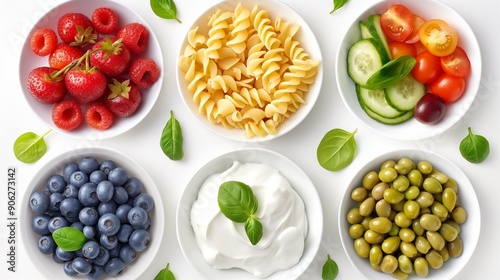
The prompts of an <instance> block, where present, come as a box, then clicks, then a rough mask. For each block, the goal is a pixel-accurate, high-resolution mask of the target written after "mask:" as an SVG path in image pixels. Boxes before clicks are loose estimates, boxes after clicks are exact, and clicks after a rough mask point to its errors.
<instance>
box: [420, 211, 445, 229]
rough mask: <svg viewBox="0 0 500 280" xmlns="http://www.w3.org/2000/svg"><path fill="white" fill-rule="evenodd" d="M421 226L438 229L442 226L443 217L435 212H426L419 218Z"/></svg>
mask: <svg viewBox="0 0 500 280" xmlns="http://www.w3.org/2000/svg"><path fill="white" fill-rule="evenodd" d="M419 222H420V226H422V228H423V229H425V230H430V231H437V230H439V228H440V227H441V219H439V217H438V216H436V215H434V214H424V215H422V216H420V219H419Z"/></svg>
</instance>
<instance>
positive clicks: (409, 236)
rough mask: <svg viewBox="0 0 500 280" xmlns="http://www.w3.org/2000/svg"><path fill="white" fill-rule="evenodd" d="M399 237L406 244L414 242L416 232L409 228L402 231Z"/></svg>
mask: <svg viewBox="0 0 500 280" xmlns="http://www.w3.org/2000/svg"><path fill="white" fill-rule="evenodd" d="M398 236H399V238H401V240H402V241H404V242H413V240H415V232H414V231H413V230H411V229H409V228H402V229H400V230H399V234H398Z"/></svg>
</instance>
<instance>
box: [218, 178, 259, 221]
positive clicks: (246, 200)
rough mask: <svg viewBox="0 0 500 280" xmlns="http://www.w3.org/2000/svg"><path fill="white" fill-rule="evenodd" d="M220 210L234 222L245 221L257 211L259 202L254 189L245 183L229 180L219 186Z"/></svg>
mask: <svg viewBox="0 0 500 280" xmlns="http://www.w3.org/2000/svg"><path fill="white" fill-rule="evenodd" d="M217 200H218V204H219V208H220V211H221V212H222V214H224V216H226V217H227V218H228V219H230V220H231V221H233V222H237V223H244V222H246V220H247V219H248V218H249V217H250V216H252V215H253V214H255V212H257V208H258V203H257V199H256V198H255V196H254V194H253V191H252V189H251V188H250V187H249V186H248V185H247V184H245V183H242V182H238V181H227V182H224V183H222V185H221V186H220V187H219V194H218V197H217Z"/></svg>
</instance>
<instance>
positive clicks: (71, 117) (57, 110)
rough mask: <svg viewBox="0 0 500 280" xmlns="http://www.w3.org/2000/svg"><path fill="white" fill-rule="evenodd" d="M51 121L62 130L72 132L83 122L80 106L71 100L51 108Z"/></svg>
mask: <svg viewBox="0 0 500 280" xmlns="http://www.w3.org/2000/svg"><path fill="white" fill-rule="evenodd" d="M52 121H53V122H54V124H55V125H56V126H57V127H58V128H60V129H63V130H73V129H75V128H77V127H78V126H79V125H80V124H81V123H82V121H83V114H82V109H81V108H80V105H78V103H77V102H76V101H73V100H63V101H61V102H59V103H56V105H54V108H52Z"/></svg>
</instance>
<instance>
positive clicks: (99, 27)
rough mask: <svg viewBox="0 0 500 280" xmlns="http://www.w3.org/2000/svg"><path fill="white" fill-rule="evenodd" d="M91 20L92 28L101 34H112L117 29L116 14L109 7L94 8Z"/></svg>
mask: <svg viewBox="0 0 500 280" xmlns="http://www.w3.org/2000/svg"><path fill="white" fill-rule="evenodd" d="M91 20H92V26H93V27H94V30H95V31H97V32H99V33H101V34H104V35H109V34H113V33H114V32H116V30H117V29H118V16H117V15H116V13H115V11H114V10H112V9H110V8H107V7H101V8H97V9H95V10H94V12H93V13H92V17H91Z"/></svg>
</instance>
